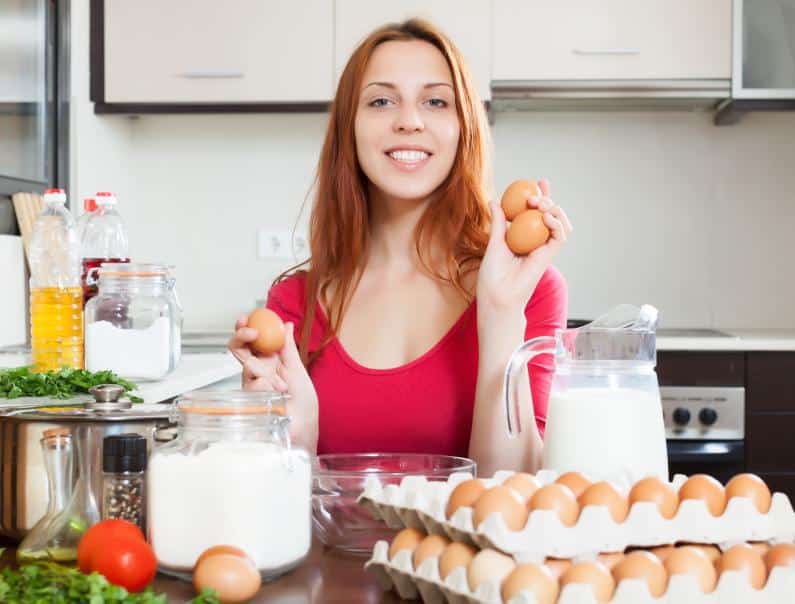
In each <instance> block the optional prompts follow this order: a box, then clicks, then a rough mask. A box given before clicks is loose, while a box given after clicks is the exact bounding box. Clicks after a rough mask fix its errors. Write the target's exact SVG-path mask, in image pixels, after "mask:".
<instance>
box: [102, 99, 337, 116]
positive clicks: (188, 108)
mask: <svg viewBox="0 0 795 604" xmlns="http://www.w3.org/2000/svg"><path fill="white" fill-rule="evenodd" d="M330 106H331V103H325V102H316V103H309V102H301V103H298V102H296V103H94V113H96V114H124V113H126V114H141V113H326V112H327V111H328V110H329V107H330Z"/></svg>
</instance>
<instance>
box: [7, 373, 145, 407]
mask: <svg viewBox="0 0 795 604" xmlns="http://www.w3.org/2000/svg"><path fill="white" fill-rule="evenodd" d="M99 384H118V385H119V386H123V387H124V391H125V392H129V391H130V390H135V388H136V386H135V384H134V383H132V382H130V381H128V380H125V379H124V378H121V377H119V376H118V375H116V374H115V373H113V372H112V371H97V372H95V373H92V372H90V371H86V370H85V369H61V370H60V371H45V372H42V373H34V372H33V371H32V368H31V367H30V366H26V367H16V368H14V369H0V398H10V399H14V398H20V397H22V396H49V397H52V398H55V399H59V400H64V399H68V398H71V397H73V396H74V395H76V394H85V393H88V389H89V388H91V387H92V386H98V385H99ZM130 400H131V401H132V402H134V403H142V402H143V399H142V398H140V397H138V396H132V395H131V396H130Z"/></svg>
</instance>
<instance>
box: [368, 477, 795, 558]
mask: <svg viewBox="0 0 795 604" xmlns="http://www.w3.org/2000/svg"><path fill="white" fill-rule="evenodd" d="M513 474H514V473H513V472H505V471H501V472H497V473H496V474H494V476H493V477H492V478H487V479H481V480H483V482H484V483H485V484H486V486H487V488H488V487H492V486H495V485H497V484H501V483H502V482H504V481H505V480H506V479H507V478H508V477H510V476H512V475H513ZM557 476H558V475H557V473H555V472H551V471H547V470H542V471H540V472H538V474H536V475H535V477H536V479H537V480H538V482H539V483H541V485H542V486H544V485H547V484H550V483H552V482H554V481H555V479H556V478H557ZM471 478H473V476H472V475H471V474H469V473H464V472H462V473H457V474H453V475H451V476H450V478H449V479H448V480H447V481H446V482H439V481H435V482H434V481H428V480H426V479H425V478H424V477H421V476H408V477H406V478H404V479H403V480H402V481H401V483H400V485H387V486H382V485H381V483H380V482H379V481H378V479H377V478H372V479H370V480H368V481H367V482H366V483H365V489H364V492H363V493H362V494H361V495H360V496H359V500H358V501H359V503H360V504H361V505H364V506H365V507H367V508H368V509H369V510H370V513H371V514H372V515H373V516H374V517H375V518H376V519H377V520H381V521H383V522H384V523H386V525H387V526H389V527H390V528H403V527H413V528H417V529H420V530H424V531H425V532H427V533H429V534H438V535H445V536H447V537H449V538H450V539H452V540H453V541H462V542H464V543H469V544H471V545H474V546H477V547H480V548H486V547H490V548H493V549H496V550H499V551H502V552H504V553H506V554H522V555H525V556H531V557H532V556H541V557H553V558H573V557H574V556H577V555H579V554H583V553H589V552H621V551H624V550H625V549H626V548H628V547H632V546H636V547H653V546H655V545H665V544H668V543H678V542H691V543H717V544H724V543H731V542H735V543H736V542H740V541H770V540H779V541H793V540H795V511H793V509H792V504H791V502H790V500H789V498H788V497H787V496H786V495H784V494H783V493H773V498H772V501H771V506H770V510H769V511H768V512H767V513H766V514H762V513H760V512H759V511H758V510H757V509H756V507H755V506H754V505H753V502H751V501H750V500H748V499H746V498H739V497H735V498H732V499H731V500H730V501H729V502H728V504H727V506H726V510H725V511H724V513H723V514H722V515H721V516H718V517H715V516H712V514H710V512H709V510H708V509H707V505H706V503H705V502H704V501H701V500H697V499H690V500H686V501H682V502H681V503H680V504H679V508H678V510H677V513H676V515H675V516H674V517H673V518H671V519H670V520H667V519H665V518H663V517H662V515H661V514H660V513H659V511H658V510H657V507H656V505H655V504H654V503H652V502H643V501H641V502H637V503H635V504H634V505H633V506H632V507H631V508H630V511H629V516H628V517H627V518H626V520H624V522H621V523H616V522H615V521H614V520H613V518H612V517H611V516H610V512H609V510H608V509H607V508H606V507H604V506H587V507H585V508H583V509H582V510H581V511H580V516H579V518H578V520H577V522H576V523H575V524H574V526H571V527H569V526H565V525H564V524H563V523H561V521H560V520H559V518H558V516H557V514H556V513H555V512H554V511H552V510H534V511H532V512H531V513H530V516H529V518H528V520H527V524H526V525H525V526H524V528H523V529H522V530H520V531H512V530H510V529H508V527H507V526H506V525H505V521H504V520H503V518H502V516H501V515H500V514H497V513H494V514H491V515H489V516H488V517H486V518H485V519H484V521H483V522H482V523H481V524H480V526H478V527H475V526H473V521H472V515H473V509H472V508H471V507H461V508H459V509H458V510H457V511H456V512H455V514H453V516H452V517H451V518H450V519H449V520H448V519H447V518H446V517H445V507H446V505H447V499H448V497H449V496H450V492H451V491H452V490H453V489H454V488H455V487H456V486H457V485H458V484H459V483H461V482H463V481H465V480H469V479H471ZM586 478H587V476H586ZM686 480H687V477H686V476H682V475H676V476H674V479H673V481H672V482H671V486H672V487H673V489H674V491H676V492H678V491H679V488H680V487H681V486H682V484H684V482H685V481H686ZM613 486H614V487H615V488H616V489H617V490H618V491H619V492H620V493H621V494H622V495H624V496H627V495H628V494H629V491H630V488H631V485H629V484H617V483H613Z"/></svg>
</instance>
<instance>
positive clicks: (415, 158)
mask: <svg viewBox="0 0 795 604" xmlns="http://www.w3.org/2000/svg"><path fill="white" fill-rule="evenodd" d="M386 155H387V156H388V157H390V158H392V159H393V160H395V161H396V162H399V163H401V164H404V165H406V166H415V165H418V164H421V163H422V162H424V161H425V160H427V159H428V158H429V157H430V156H431V154H430V153H428V152H427V151H419V150H416V149H405V150H397V151H390V152H388V153H387V154H386Z"/></svg>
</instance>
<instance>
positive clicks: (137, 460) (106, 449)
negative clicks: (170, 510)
mask: <svg viewBox="0 0 795 604" xmlns="http://www.w3.org/2000/svg"><path fill="white" fill-rule="evenodd" d="M102 471H103V474H104V476H103V481H102V518H103V519H107V518H113V519H120V520H127V521H128V522H132V523H133V524H137V525H138V526H139V527H140V529H141V531H143V532H144V534H146V527H145V526H144V525H145V520H144V510H145V509H146V508H145V505H144V482H145V481H144V473H145V471H146V439H145V438H144V437H143V436H141V435H140V434H116V435H113V436H106V437H105V440H104V441H103V443H102Z"/></svg>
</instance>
